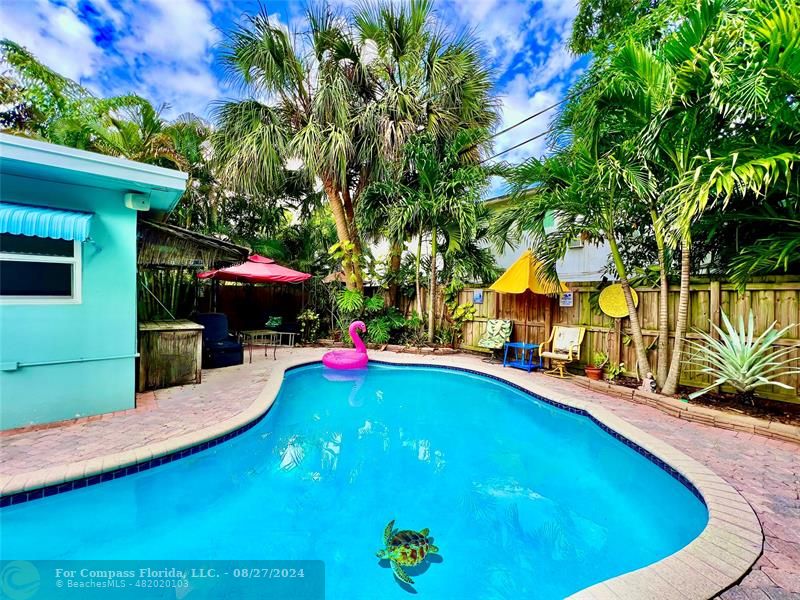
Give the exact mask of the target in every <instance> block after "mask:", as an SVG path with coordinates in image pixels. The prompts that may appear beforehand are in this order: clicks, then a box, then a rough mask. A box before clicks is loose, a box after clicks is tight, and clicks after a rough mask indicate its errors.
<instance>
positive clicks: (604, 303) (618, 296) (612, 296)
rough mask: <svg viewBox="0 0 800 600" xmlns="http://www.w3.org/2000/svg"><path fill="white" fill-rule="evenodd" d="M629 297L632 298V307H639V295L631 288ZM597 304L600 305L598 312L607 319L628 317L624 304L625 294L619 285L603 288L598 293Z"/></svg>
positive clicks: (626, 306) (626, 307)
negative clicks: (601, 312)
mask: <svg viewBox="0 0 800 600" xmlns="http://www.w3.org/2000/svg"><path fill="white" fill-rule="evenodd" d="M631 295H632V296H633V305H634V306H639V295H638V294H637V293H636V290H635V289H633V288H631ZM598 304H599V305H600V310H602V311H603V312H604V313H605V314H607V315H608V316H609V317H614V318H616V319H621V318H622V317H627V316H628V304H627V302H625V293H624V292H623V291H622V285H621V284H619V283H615V284H613V285H609V286H608V287H606V288H603V291H602V292H600V298H599V299H598Z"/></svg>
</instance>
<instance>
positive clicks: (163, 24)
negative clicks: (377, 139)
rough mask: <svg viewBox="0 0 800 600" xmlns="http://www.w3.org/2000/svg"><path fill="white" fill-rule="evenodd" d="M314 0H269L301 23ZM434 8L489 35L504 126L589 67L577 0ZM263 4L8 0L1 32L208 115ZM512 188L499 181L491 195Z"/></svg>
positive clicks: (298, 26)
mask: <svg viewBox="0 0 800 600" xmlns="http://www.w3.org/2000/svg"><path fill="white" fill-rule="evenodd" d="M344 1H345V0H335V2H344ZM305 4H306V2H305V0H279V1H271V0H261V5H262V6H263V7H264V8H265V9H266V10H267V12H268V13H269V14H270V15H274V17H275V18H277V19H279V20H280V21H281V22H282V23H284V24H286V25H288V26H289V27H290V29H293V30H299V31H302V30H303V29H304V27H303V17H302V15H303V7H304V6H305ZM435 7H436V14H437V18H438V19H439V20H440V21H441V22H443V23H445V24H446V25H447V26H448V27H450V28H452V30H453V31H460V30H462V29H465V28H466V29H471V30H474V32H475V35H476V36H478V38H479V39H480V40H481V41H482V43H483V45H484V54H485V58H486V60H487V61H488V63H489V64H490V65H491V67H492V68H493V70H494V72H495V75H496V92H497V94H498V95H499V96H500V98H501V101H502V124H501V126H500V128H501V129H502V128H505V127H507V126H509V125H512V124H514V123H517V122H518V121H520V120H522V119H523V118H525V117H527V116H528V115H530V114H532V113H534V112H537V111H538V110H541V109H542V108H545V107H547V106H549V105H551V104H554V103H555V102H557V101H558V100H559V99H561V98H563V97H564V95H565V94H566V93H567V91H568V89H569V86H570V84H571V83H573V82H574V81H575V79H576V77H577V76H578V75H579V74H580V73H581V72H582V70H583V69H585V67H586V64H587V59H586V58H585V57H583V58H581V57H576V56H573V55H572V54H571V53H570V52H569V50H568V49H567V48H566V40H567V39H568V37H569V34H570V30H571V26H572V20H573V18H574V16H575V13H576V11H577V5H576V0H439V1H438V2H436V4H435ZM258 10H259V2H258V0H0V38H9V39H11V40H13V41H15V42H17V43H19V44H22V45H23V46H25V47H27V48H28V49H29V50H30V51H31V52H33V53H34V54H35V55H36V56H37V57H38V58H39V59H40V60H41V61H42V62H44V63H45V64H47V65H48V66H49V67H51V68H53V69H54V70H56V71H57V72H59V73H61V74H63V75H66V76H67V77H70V78H72V79H75V80H76V81H79V82H80V83H81V84H83V85H84V86H86V87H87V88H88V89H90V90H92V91H93V92H94V93H96V94H98V95H104V96H110V95H119V94H125V93H137V94H140V95H142V96H144V97H145V98H147V99H149V100H150V101H151V102H153V103H154V104H155V105H161V104H166V105H167V107H166V109H165V111H164V116H165V117H167V118H174V117H176V116H178V115H179V114H181V113H184V112H193V113H195V114H198V115H201V116H204V117H209V116H210V114H211V111H210V106H211V103H212V102H213V101H215V100H219V99H226V98H232V97H235V96H236V91H235V90H232V89H231V88H230V87H229V86H228V85H227V84H226V82H225V80H224V77H223V74H222V72H221V69H220V68H219V63H218V60H217V58H218V54H219V44H220V42H221V41H222V40H223V39H224V36H225V32H226V31H228V30H230V29H231V27H232V26H233V25H235V24H236V23H237V22H240V20H241V19H242V16H243V15H244V14H252V13H255V12H257V11H258ZM345 10H346V8H345ZM554 112H555V111H550V112H548V113H546V114H545V115H543V116H541V117H538V118H536V119H532V120H531V121H529V122H528V123H526V124H524V125H522V126H520V127H517V128H516V129H514V130H512V131H510V132H508V133H506V134H504V135H502V136H500V137H498V138H496V140H495V144H496V148H495V151H501V150H503V149H505V148H508V147H511V146H513V145H515V144H517V143H519V142H521V141H523V140H525V139H527V138H529V137H531V136H533V135H535V134H537V133H539V132H542V131H544V130H546V129H547V128H548V124H549V119H550V118H552V116H553V113H554ZM546 151H547V148H546V139H545V138H540V139H539V140H535V141H533V142H531V143H528V144H526V145H524V146H522V147H521V148H519V149H517V150H514V151H512V152H509V153H508V154H506V155H504V156H503V158H504V159H506V160H508V161H509V162H510V163H512V164H516V163H519V162H521V161H523V160H525V159H526V158H528V157H530V156H541V155H543V154H544V153H545V152H546ZM503 191H504V190H503V184H502V183H501V182H499V181H493V182H492V185H491V186H490V189H489V190H488V191H487V196H488V197H492V196H495V195H498V194H500V193H502V192H503Z"/></svg>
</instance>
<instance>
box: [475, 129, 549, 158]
mask: <svg viewBox="0 0 800 600" xmlns="http://www.w3.org/2000/svg"><path fill="white" fill-rule="evenodd" d="M553 131H554V128H553V127H551V128H550V129H548V130H547V131H543V132H541V133H537V134H536V135H535V136H533V137H530V138H528V139H527V140H524V141H522V142H520V143H519V144H516V145H514V146H511V148H506V149H505V150H503V151H502V152H498V153H497V154H493V155H492V156H490V157H489V158H484V159H483V160H482V161H480V162H479V163H478V164H479V165H482V164H483V163H485V162H487V161H490V160H492V159H493V158H497V157H498V156H502V155H503V154H505V153H506V152H511V151H512V150H516V149H517V148H519V147H520V146H524V145H525V144H527V143H528V142H532V141H533V140H538V139H539V138H540V137H544V136H546V135H547V134H548V133H552V132H553Z"/></svg>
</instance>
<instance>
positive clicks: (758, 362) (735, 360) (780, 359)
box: [688, 310, 800, 401]
mask: <svg viewBox="0 0 800 600" xmlns="http://www.w3.org/2000/svg"><path fill="white" fill-rule="evenodd" d="M722 322H723V325H724V327H725V328H724V330H723V329H720V328H719V327H717V326H716V325H714V324H712V325H711V326H712V327H713V328H714V329H715V330H716V332H717V334H718V335H719V339H714V338H713V337H712V336H711V335H709V334H708V333H705V332H703V331H698V332H697V334H698V335H699V336H700V337H701V338H702V341H698V340H688V343H689V346H690V347H691V348H693V349H694V351H695V353H694V355H693V356H692V357H691V360H690V361H689V362H690V364H693V365H695V366H696V367H698V369H697V371H698V372H700V373H705V374H706V375H709V376H710V377H711V379H712V380H713V381H712V383H711V384H710V385H709V386H708V387H706V388H703V389H702V390H699V391H697V392H694V393H692V394H690V395H689V398H697V397H698V396H702V395H703V394H705V393H707V392H709V391H710V390H712V389H714V388H715V387H717V386H719V385H724V384H727V385H730V386H732V387H733V388H734V389H736V391H738V392H739V393H740V394H742V395H743V396H744V397H746V398H748V399H750V400H751V401H752V396H753V394H754V390H755V389H756V388H758V387H761V386H764V385H775V386H778V387H781V388H785V389H792V388H791V386H788V385H786V384H785V383H782V382H780V381H777V379H778V377H782V376H785V375H791V374H793V373H800V369H798V368H796V367H789V366H787V365H789V363H795V364H797V363H798V359H796V358H786V356H787V355H789V354H790V353H791V352H793V351H794V350H796V349H797V348H798V347H800V346H797V345H795V346H790V347H788V348H780V349H775V348H773V345H774V344H775V342H776V341H778V340H779V339H780V338H781V337H783V336H784V334H786V332H787V331H789V330H790V329H792V328H793V327H795V325H787V326H786V327H784V328H783V329H779V330H776V329H775V323H776V322H773V323H772V325H770V326H769V327H768V328H767V329H766V331H764V333H762V334H761V335H760V336H758V337H756V336H755V334H754V328H755V318H754V316H753V311H752V310H751V311H750V314H749V316H748V319H747V327H746V328H745V324H744V319H743V318H742V317H741V316H740V317H739V326H738V328H736V327H734V326H733V324H732V323H731V321H730V319H729V318H728V315H726V314H725V313H724V312H723V313H722Z"/></svg>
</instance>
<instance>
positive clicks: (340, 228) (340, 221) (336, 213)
mask: <svg viewBox="0 0 800 600" xmlns="http://www.w3.org/2000/svg"><path fill="white" fill-rule="evenodd" d="M323 186H324V187H325V195H326V196H327V197H328V204H330V207H331V213H332V214H333V222H334V223H335V224H336V237H338V238H339V243H340V244H347V243H349V242H350V229H349V227H348V226H347V217H346V216H345V214H344V207H343V206H342V201H341V199H340V198H339V192H338V191H336V187H335V186H334V185H333V183H332V182H330V181H325V182H323ZM342 271H344V276H345V284H346V285H347V289H348V290H355V289H358V287H357V285H356V281H354V279H353V269H352V266H351V265H350V262H349V261H347V260H343V261H342Z"/></svg>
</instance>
